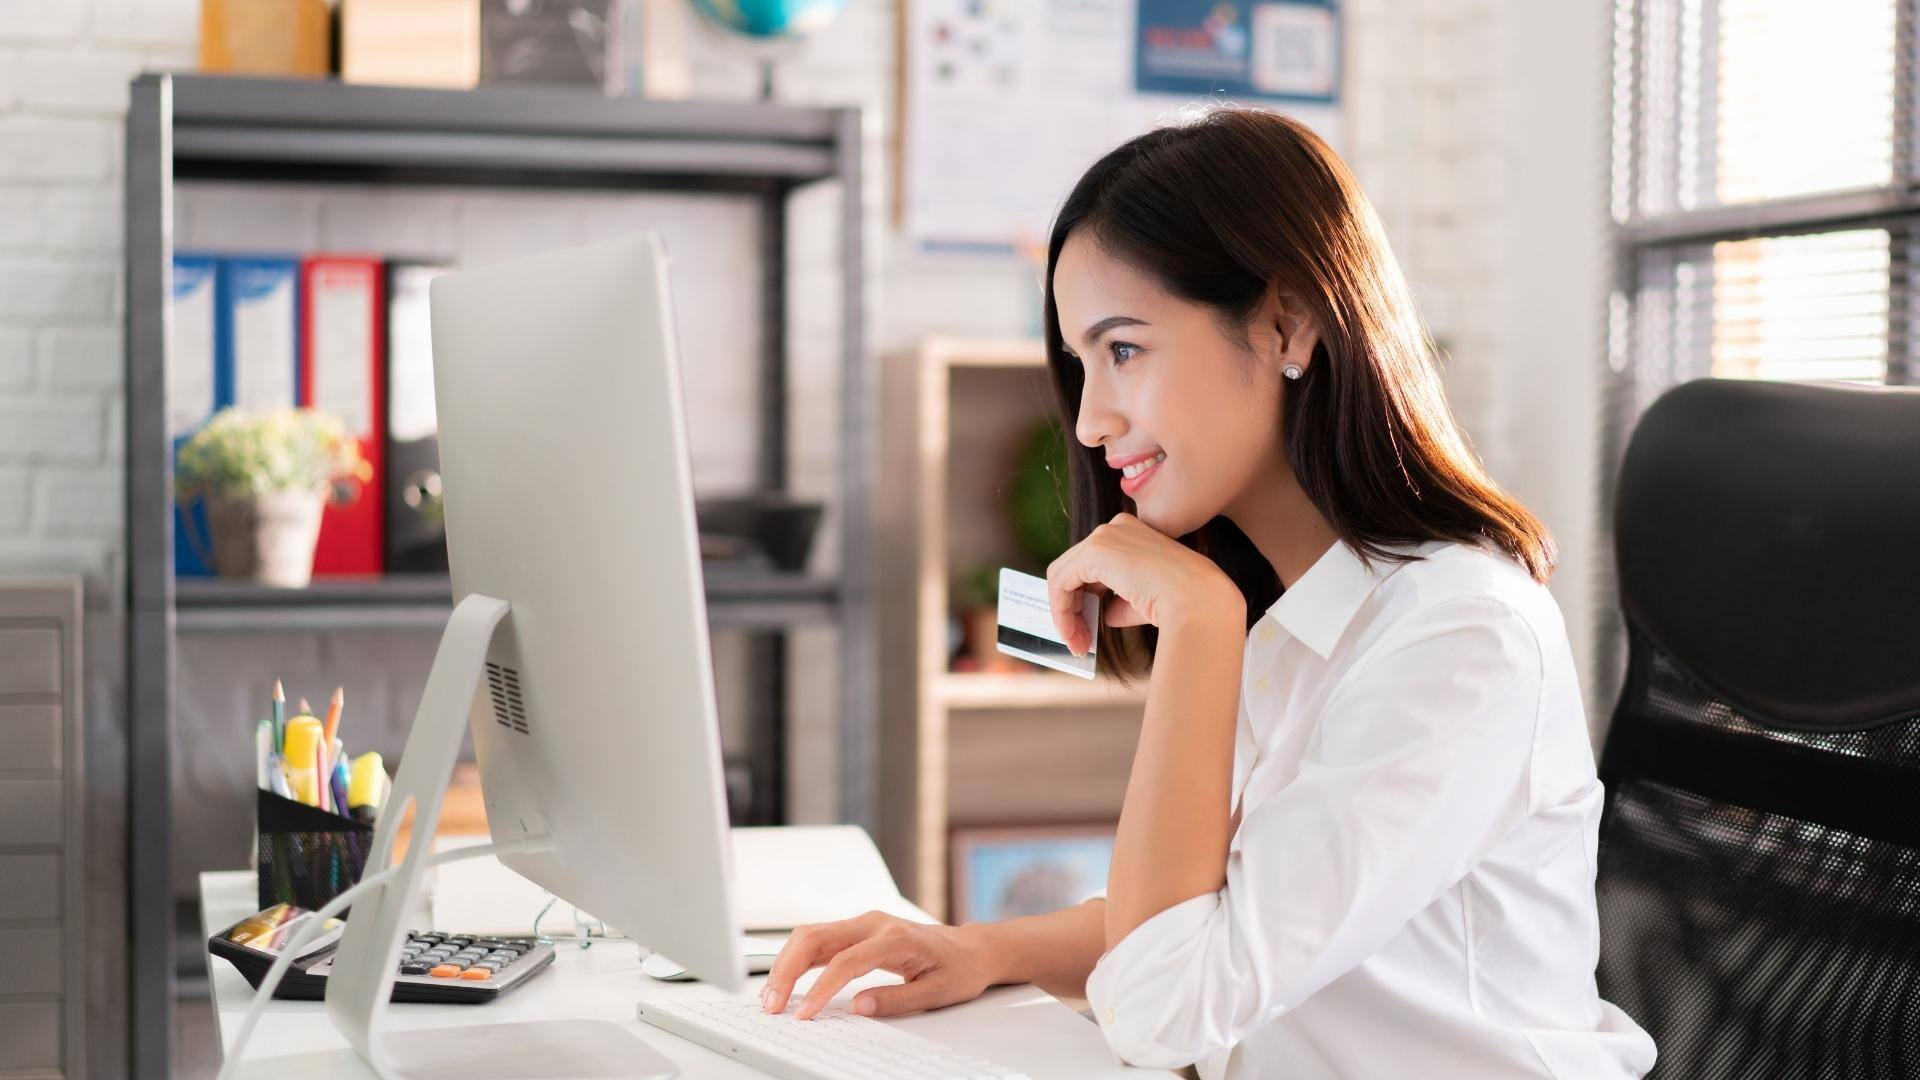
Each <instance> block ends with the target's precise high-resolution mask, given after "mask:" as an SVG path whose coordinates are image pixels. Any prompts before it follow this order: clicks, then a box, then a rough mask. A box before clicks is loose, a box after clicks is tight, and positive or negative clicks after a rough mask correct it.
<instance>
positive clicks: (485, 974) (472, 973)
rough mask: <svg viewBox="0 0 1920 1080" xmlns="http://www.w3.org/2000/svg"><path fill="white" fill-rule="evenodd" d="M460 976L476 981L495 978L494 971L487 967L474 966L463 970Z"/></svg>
mask: <svg viewBox="0 0 1920 1080" xmlns="http://www.w3.org/2000/svg"><path fill="white" fill-rule="evenodd" d="M460 977H461V978H463V979H473V980H475V981H478V980H480V979H491V978H493V972H491V971H488V970H487V969H486V968H481V967H473V968H468V969H467V970H465V971H463V972H461V973H460Z"/></svg>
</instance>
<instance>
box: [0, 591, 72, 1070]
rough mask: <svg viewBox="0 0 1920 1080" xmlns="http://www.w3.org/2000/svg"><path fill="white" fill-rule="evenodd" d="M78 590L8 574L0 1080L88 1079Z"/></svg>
mask: <svg viewBox="0 0 1920 1080" xmlns="http://www.w3.org/2000/svg"><path fill="white" fill-rule="evenodd" d="M80 614H81V586H80V581H79V579H77V578H69V577H0V1080H12V1078H14V1077H29V1076H30V1077H35V1078H40V1077H81V1076H85V1075H86V1063H85V1060H84V1055H83V1050H82V1048H83V1046H84V1045H85V1044H84V1041H83V1038H82V1036H83V1034H84V1032H83V1028H82V1024H83V1018H84V1016H85V1009H86V994H85V992H84V987H83V985H82V982H81V977H80V976H81V967H80V964H81V952H80V947H81V942H80V935H81V934H82V932H83V931H82V928H83V926H84V925H85V910H84V908H85V903H84V898H83V895H82V892H81V878H80V874H81V869H82V867H83V865H84V863H83V860H82V858H81V841H82V838H83V836H84V832H83V830H82V828H81V814H82V808H83V803H82V799H81V781H82V776H83V773H82V771H81V762H80V747H81V708H80V686H81V679H80Z"/></svg>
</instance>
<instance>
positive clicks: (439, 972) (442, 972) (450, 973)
mask: <svg viewBox="0 0 1920 1080" xmlns="http://www.w3.org/2000/svg"><path fill="white" fill-rule="evenodd" d="M461 970H462V969H461V968H459V967H456V966H454V965H452V964H441V965H440V966H438V967H436V968H433V969H432V970H430V971H428V972H427V974H429V975H431V976H433V977H434V978H436V979H457V978H459V977H460V972H461Z"/></svg>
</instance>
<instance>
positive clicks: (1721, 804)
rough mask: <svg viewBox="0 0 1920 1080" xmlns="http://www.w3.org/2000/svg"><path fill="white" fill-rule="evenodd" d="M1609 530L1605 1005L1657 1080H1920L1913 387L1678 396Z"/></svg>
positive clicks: (1687, 388)
mask: <svg viewBox="0 0 1920 1080" xmlns="http://www.w3.org/2000/svg"><path fill="white" fill-rule="evenodd" d="M1615 518H1616V545H1617V548H1616V550H1617V554H1618V559H1619V582H1620V603H1621V607H1622V609H1623V612H1624V614H1625V617H1626V623H1627V632H1628V649H1629V651H1628V670H1627V676H1626V684H1625V687H1624V689H1623V690H1622V692H1621V696H1620V702H1619V705H1618V708H1617V709H1616V711H1615V712H1614V716H1613V722H1612V726H1611V728H1610V729H1609V731H1608V734H1607V743H1606V747H1605V750H1604V753H1603V754H1602V758H1601V769H1600V771H1601V778H1602V779H1603V780H1604V781H1605V782H1606V784H1607V789H1608V791H1607V808H1606V813H1605V817H1604V818H1603V820H1602V824H1601V839H1600V864H1599V882H1598V890H1599V899H1600V935H1601V953H1600V967H1599V980H1600V989H1601V993H1602V994H1603V995H1604V996H1605V997H1606V998H1607V999H1608V1000H1609V1001H1612V1002H1613V1003H1615V1004H1617V1005H1619V1006H1620V1007H1621V1008H1623V1009H1625V1010H1626V1011H1627V1013H1628V1014H1629V1015H1631V1016H1632V1017H1633V1018H1634V1019H1635V1020H1637V1021H1638V1022H1639V1023H1640V1024H1641V1025H1642V1026H1643V1027H1645V1028H1646V1029H1647V1030H1648V1031H1649V1032H1650V1033H1651V1034H1652V1035H1653V1037H1654V1040H1655V1042H1656V1043H1657V1044H1658V1045H1659V1050H1660V1061H1659V1064H1658V1066H1657V1067H1656V1069H1655V1071H1654V1073H1653V1075H1654V1076H1656V1077H1666V1078H1672V1080H1721V1078H1728V1080H1731V1078H1735V1077H1739V1078H1754V1080H1759V1078H1763V1077H1764V1078H1766V1080H1790V1078H1799V1077H1821V1078H1832V1080H1841V1078H1860V1080H1867V1078H1874V1080H1884V1078H1889V1077H1907V1076H1920V388H1887V387H1852V386H1843V385H1837V384H1832V385H1806V384H1799V385H1795V384H1780V383H1756V382H1739V381H1732V380H1712V379H1708V380H1701V381H1698V382H1693V383H1688V384H1686V385H1683V386H1680V387H1677V388H1676V389H1674V390H1672V391H1670V392H1668V393H1667V394H1666V395H1665V396H1663V397H1662V398H1660V400H1658V401H1657V402H1655V403H1654V405H1653V406H1652V407H1651V408H1650V409H1648V410H1647V412H1646V414H1645V415H1644V416H1643V417H1642V418H1641V420H1640V423H1639V425H1638V427H1637V428H1636V430H1635V431H1634V434H1633V438H1632V441H1631V443H1630V444H1629V446H1628V448H1627V452H1626V456H1625V459H1624V461H1623V463H1622V466H1621V471H1620V481H1619V489H1618V499H1617V502H1616V514H1615Z"/></svg>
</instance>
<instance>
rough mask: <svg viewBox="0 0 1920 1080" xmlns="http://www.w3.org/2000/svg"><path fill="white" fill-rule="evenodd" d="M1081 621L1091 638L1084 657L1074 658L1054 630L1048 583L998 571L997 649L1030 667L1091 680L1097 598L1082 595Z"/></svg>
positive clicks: (1096, 642)
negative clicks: (1085, 624)
mask: <svg viewBox="0 0 1920 1080" xmlns="http://www.w3.org/2000/svg"><path fill="white" fill-rule="evenodd" d="M1081 595H1082V596H1083V597H1085V601H1084V603H1083V604H1082V606H1081V611H1080V614H1081V617H1082V618H1084V619H1085V620H1086V622H1087V629H1088V631H1089V632H1091V633H1092V635H1093V644H1092V645H1091V646H1090V647H1089V648H1088V649H1087V655H1085V656H1075V655H1073V653H1072V652H1070V651H1068V649H1067V643H1066V641H1065V640H1063V639H1062V638H1061V637H1060V632H1059V631H1058V630H1056V629H1054V626H1053V608H1052V606H1051V605H1049V604H1048V603H1047V579H1046V578H1039V577H1034V576H1033V575H1032V574H1023V573H1021V572H1020V571H1018V570H1007V569H1002V570H1001V571H1000V613H999V620H1000V638H999V649H1000V651H1001V652H1003V653H1006V654H1007V655H1008V656H1017V657H1019V658H1020V659H1022V660H1025V661H1028V662H1029V663H1034V664H1039V665H1040V666H1041V667H1050V668H1052V669H1053V670H1055V671H1064V672H1066V673H1067V674H1069V675H1078V676H1080V677H1081V678H1083V679H1091V678H1093V674H1094V653H1095V651H1096V650H1098V649H1099V647H1100V634H1099V628H1100V597H1099V596H1097V595H1095V594H1093V593H1091V592H1087V593H1082V594H1081Z"/></svg>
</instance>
